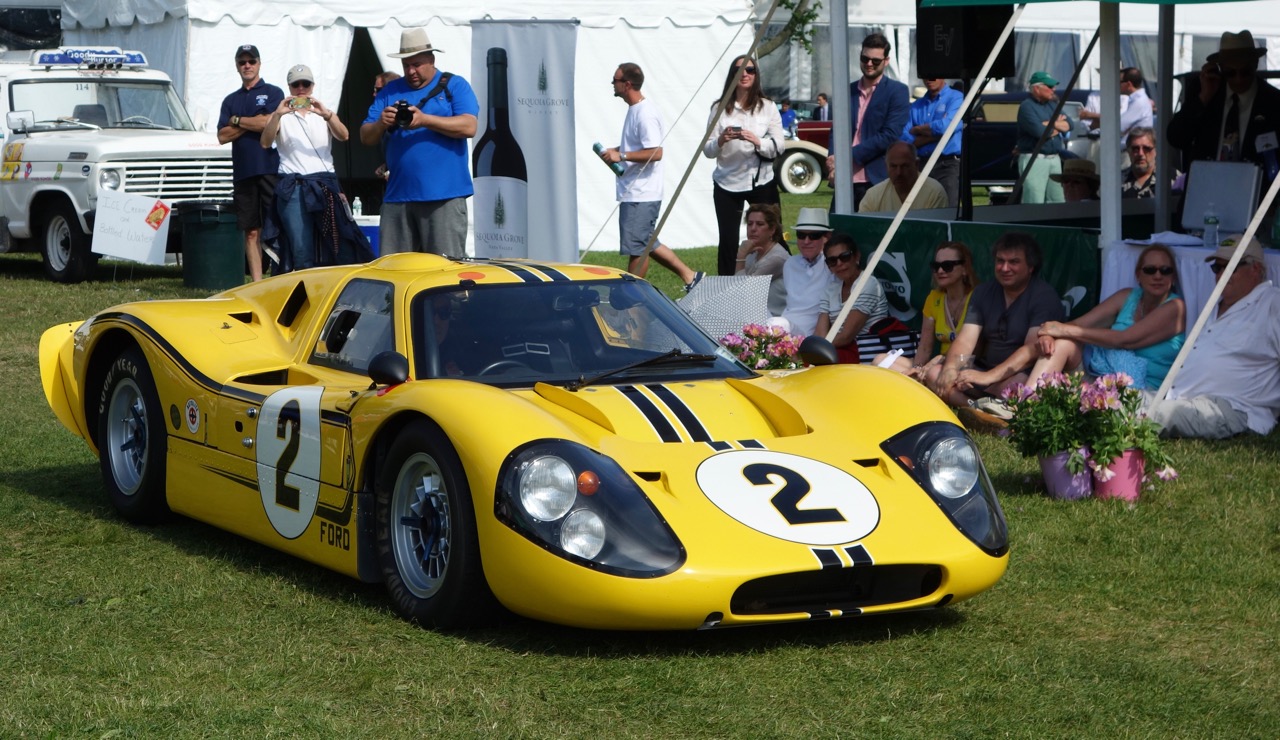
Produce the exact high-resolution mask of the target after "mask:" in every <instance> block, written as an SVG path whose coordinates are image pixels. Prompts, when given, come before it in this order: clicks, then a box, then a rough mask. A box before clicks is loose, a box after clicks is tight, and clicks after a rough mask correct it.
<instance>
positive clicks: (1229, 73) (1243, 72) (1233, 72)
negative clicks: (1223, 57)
mask: <svg viewBox="0 0 1280 740" xmlns="http://www.w3.org/2000/svg"><path fill="white" fill-rule="evenodd" d="M1218 73H1219V74H1221V75H1222V76H1223V77H1226V78H1227V79H1233V78H1236V77H1239V78H1240V79H1242V80H1243V79H1245V78H1246V77H1248V76H1250V75H1252V74H1254V71H1253V70H1252V69H1239V68H1236V67H1218Z"/></svg>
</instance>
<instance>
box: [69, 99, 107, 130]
mask: <svg viewBox="0 0 1280 740" xmlns="http://www.w3.org/2000/svg"><path fill="white" fill-rule="evenodd" d="M71 117H72V118H74V119H76V120H77V121H80V122H81V123H92V124H93V125H95V126H103V127H106V125H107V108H106V106H104V105H102V104H101V103H88V104H84V105H77V106H76V107H75V108H73V109H72V110H71Z"/></svg>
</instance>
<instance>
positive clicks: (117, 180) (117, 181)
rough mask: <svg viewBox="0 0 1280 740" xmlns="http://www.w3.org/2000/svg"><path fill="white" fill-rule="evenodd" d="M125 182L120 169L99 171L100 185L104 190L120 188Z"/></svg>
mask: <svg viewBox="0 0 1280 740" xmlns="http://www.w3.org/2000/svg"><path fill="white" fill-rule="evenodd" d="M123 182H124V178H123V177H121V176H120V170H100V171H99V172H98V187H100V188H102V189H103V190H119V189H120V185H121V184H122V183H123Z"/></svg>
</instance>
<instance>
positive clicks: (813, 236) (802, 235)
mask: <svg viewBox="0 0 1280 740" xmlns="http://www.w3.org/2000/svg"><path fill="white" fill-rule="evenodd" d="M826 235H827V232H825V231H797V232H796V239H808V240H809V241H816V240H818V239H821V238H822V237H824V236H826Z"/></svg>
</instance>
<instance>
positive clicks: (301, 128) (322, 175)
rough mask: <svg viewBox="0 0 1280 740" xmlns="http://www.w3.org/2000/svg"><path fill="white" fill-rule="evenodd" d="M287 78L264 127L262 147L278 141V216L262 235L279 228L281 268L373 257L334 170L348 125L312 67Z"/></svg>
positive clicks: (299, 67)
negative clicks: (336, 147)
mask: <svg viewBox="0 0 1280 740" xmlns="http://www.w3.org/2000/svg"><path fill="white" fill-rule="evenodd" d="M288 82H289V93H290V94H289V96H288V97H286V98H285V99H284V100H283V101H281V102H280V106H279V107H278V108H276V110H275V111H274V112H273V113H272V114H271V118H270V119H268V120H267V125H266V127H265V128H264V129H263V130H262V146H263V147H264V148H267V147H270V146H272V145H273V144H274V145H275V147H276V149H277V150H278V151H279V153H280V178H279V180H277V182H276V193H275V208H274V211H275V213H274V216H275V217H276V218H275V219H274V221H275V223H274V224H273V223H271V222H272V221H273V219H270V218H269V219H268V223H267V224H266V225H264V227H263V238H264V240H265V241H266V242H267V243H268V244H271V242H272V241H273V237H275V236H276V235H277V233H278V234H279V236H283V239H279V238H278V237H276V238H275V241H277V242H280V241H283V242H284V245H285V246H286V249H284V250H282V252H284V253H282V254H280V255H279V258H280V259H279V261H280V265H281V269H280V272H290V271H292V270H302V269H306V268H308V267H314V266H316V265H331V264H352V263H355V262H359V261H365V260H367V259H370V258H371V257H372V254H371V253H370V250H369V243H368V240H367V239H365V237H364V235H363V234H362V233H361V232H360V228H359V226H357V225H356V224H355V221H354V220H353V219H352V218H351V217H350V215H348V211H347V209H346V206H345V202H346V198H345V196H343V195H342V191H341V189H340V187H339V186H338V178H337V175H336V174H335V172H334V169H333V150H332V149H333V140H334V139H337V140H338V141H346V140H347V137H348V136H349V134H348V132H347V127H346V126H345V125H344V124H343V123H342V120H341V119H339V118H338V116H337V115H336V114H335V113H334V111H332V110H330V109H328V108H326V107H325V105H324V103H321V102H320V100H319V99H317V98H316V97H315V96H313V95H312V94H311V93H312V91H313V89H314V87H315V76H314V75H312V74H311V68H310V67H308V66H307V65H305V64H298V65H295V66H294V67H291V68H290V69H289V77H288ZM273 226H274V228H273Z"/></svg>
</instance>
